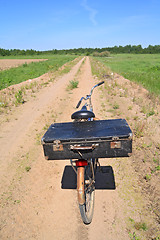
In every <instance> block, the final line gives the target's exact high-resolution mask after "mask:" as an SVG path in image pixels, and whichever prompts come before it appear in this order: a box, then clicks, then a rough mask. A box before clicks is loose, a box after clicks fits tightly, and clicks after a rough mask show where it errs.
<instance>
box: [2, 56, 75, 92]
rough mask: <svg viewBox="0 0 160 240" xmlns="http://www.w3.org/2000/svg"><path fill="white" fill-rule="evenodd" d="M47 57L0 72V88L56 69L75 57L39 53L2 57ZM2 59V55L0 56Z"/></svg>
mask: <svg viewBox="0 0 160 240" xmlns="http://www.w3.org/2000/svg"><path fill="white" fill-rule="evenodd" d="M35 58H36V59H37V58H40V59H48V60H47V61H43V62H32V63H29V64H26V63H25V64H23V65H22V66H20V67H17V68H11V69H9V70H4V71H1V72H0V90H2V89H4V88H6V87H9V86H11V85H14V84H18V83H20V82H23V81H26V80H28V79H32V78H36V77H39V76H41V75H42V74H44V73H46V72H49V71H56V70H58V68H59V67H61V66H62V65H63V64H65V63H66V62H69V61H71V60H73V59H75V56H73V55H41V56H35V57H34V56H27V57H25V56H21V57H13V56H12V57H5V58H4V59H35ZM1 59H3V57H1Z"/></svg>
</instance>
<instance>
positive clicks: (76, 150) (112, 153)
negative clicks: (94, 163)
mask: <svg viewBox="0 0 160 240" xmlns="http://www.w3.org/2000/svg"><path fill="white" fill-rule="evenodd" d="M42 145H43V149H44V155H45V158H46V159H47V160H58V159H59V160H61V159H89V158H115V157H128V156H130V155H131V153H132V131H131V129H130V127H129V126H128V124H127V122H126V120H125V119H113V120H99V121H86V122H67V123H55V124H52V125H51V126H50V127H49V129H48V130H47V132H46V133H45V134H44V136H43V137H42Z"/></svg>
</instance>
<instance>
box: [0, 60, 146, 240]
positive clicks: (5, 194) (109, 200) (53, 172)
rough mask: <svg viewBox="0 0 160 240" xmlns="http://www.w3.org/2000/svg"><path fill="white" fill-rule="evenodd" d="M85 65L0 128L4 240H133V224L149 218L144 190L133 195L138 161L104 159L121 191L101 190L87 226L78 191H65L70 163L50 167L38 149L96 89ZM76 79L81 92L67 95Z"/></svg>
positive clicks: (99, 99)
mask: <svg viewBox="0 0 160 240" xmlns="http://www.w3.org/2000/svg"><path fill="white" fill-rule="evenodd" d="M83 60H84V59H82V60H81V61H80V62H78V63H77V64H76V65H75V66H74V67H73V68H72V70H71V71H70V72H69V73H68V74H66V75H64V76H63V77H59V78H57V80H55V81H54V82H53V83H50V84H49V85H48V86H47V87H46V88H43V89H41V91H40V92H38V93H36V98H35V100H30V101H28V102H27V103H25V104H24V105H22V106H20V107H19V108H18V109H17V110H16V111H15V112H14V113H13V115H11V116H10V119H9V122H4V123H3V124H2V125H1V126H0V131H1V138H0V145H1V156H0V162H1V166H0V171H1V172H0V176H1V177H0V180H1V189H2V197H1V206H2V208H1V224H0V227H1V232H0V237H1V239H15V240H17V239H23V240H25V239H26V240H28V239H38V240H39V239H45V240H52V239H56V240H57V239H66V240H67V239H73V240H74V239H75V240H76V239H82V238H83V239H85V240H90V239H93V240H94V239H95V240H106V239H107V240H114V239H119V240H129V239H130V237H129V230H128V228H129V225H128V223H127V219H129V217H132V218H134V219H135V220H137V221H141V219H142V218H143V213H142V212H143V211H144V214H147V212H145V209H144V207H143V198H142V199H141V194H140V190H139V189H138V188H136V194H137V195H136V196H135V198H137V202H136V201H135V198H133V195H132V191H133V189H132V187H133V186H132V183H135V184H137V182H136V180H137V176H136V175H135V170H134V168H133V166H132V160H133V159H131V160H130V159H116V160H115V159H113V160H111V159H108V160H107V159H102V160H101V164H102V165H103V166H112V167H113V170H114V175H115V181H116V186H117V188H116V190H96V201H95V212H94V217H93V222H92V223H91V224H90V225H88V226H86V225H84V224H83V223H82V221H81V218H80V213H79V209H78V205H77V194H76V190H64V189H62V188H61V181H62V175H63V172H64V168H65V166H66V165H69V161H46V160H45V159H44V156H43V151H42V146H41V145H40V144H38V143H37V138H38V140H39V139H40V137H41V136H42V135H43V133H44V132H45V130H43V127H44V126H45V125H46V123H47V124H48V125H50V124H51V123H52V122H53V121H56V122H67V121H71V120H70V116H71V114H72V113H73V111H74V110H75V106H76V104H77V102H78V100H79V99H80V97H81V96H84V95H86V94H88V92H89V91H90V89H91V87H92V86H93V85H94V84H95V79H94V78H93V76H92V74H91V67H90V61H89V58H86V59H85V62H84V64H82V62H83ZM79 69H80V71H79ZM75 78H76V79H77V80H78V81H79V87H78V88H77V89H74V90H73V91H70V92H68V91H66V86H67V85H68V83H69V81H70V80H73V79H75ZM102 93H103V90H102V91H99V90H95V92H94V94H93V106H94V110H95V113H96V116H97V117H98V118H100V119H105V118H106V112H104V111H102V107H101V105H102V103H104V102H105V101H106V100H105V96H102ZM114 100H115V99H113V101H114ZM126 101H127V100H126ZM107 114H108V117H111V116H110V113H107ZM46 128H47V127H46ZM26 166H31V170H30V171H29V172H26V171H25V167H26ZM137 181H138V180H137ZM128 189H129V190H128ZM128 191H129V193H128ZM126 192H127V195H126ZM131 199H132V200H131ZM140 205H142V206H140Z"/></svg>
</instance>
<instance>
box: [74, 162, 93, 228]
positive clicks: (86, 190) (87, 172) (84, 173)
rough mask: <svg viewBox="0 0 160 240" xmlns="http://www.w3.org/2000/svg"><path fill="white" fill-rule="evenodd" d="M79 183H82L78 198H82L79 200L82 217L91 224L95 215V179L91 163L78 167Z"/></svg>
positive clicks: (86, 222)
mask: <svg viewBox="0 0 160 240" xmlns="http://www.w3.org/2000/svg"><path fill="white" fill-rule="evenodd" d="M82 168H85V169H82ZM77 183H78V184H81V188H80V191H79V192H78V199H81V200H82V201H80V200H79V209H80V213H81V217H82V220H83V222H84V223H85V224H89V223H91V221H92V217H93V211H94V199H95V181H94V175H93V171H92V168H91V164H89V165H88V166H85V167H80V168H79V169H78V173H77ZM80 194H81V196H80Z"/></svg>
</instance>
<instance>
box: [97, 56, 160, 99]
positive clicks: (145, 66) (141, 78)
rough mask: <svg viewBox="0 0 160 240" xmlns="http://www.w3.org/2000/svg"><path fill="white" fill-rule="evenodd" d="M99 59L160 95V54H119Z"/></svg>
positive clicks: (115, 70)
mask: <svg viewBox="0 0 160 240" xmlns="http://www.w3.org/2000/svg"><path fill="white" fill-rule="evenodd" d="M98 60H99V61H101V62H103V63H104V64H105V65H107V66H108V67H110V68H111V70H112V71H114V72H117V73H119V74H120V75H122V76H124V77H125V78H127V79H129V80H132V81H134V82H137V83H139V84H141V85H142V86H143V87H145V88H146V89H147V90H148V91H150V92H152V93H155V94H157V95H160V54H117V55H113V56H112V57H111V58H98Z"/></svg>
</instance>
